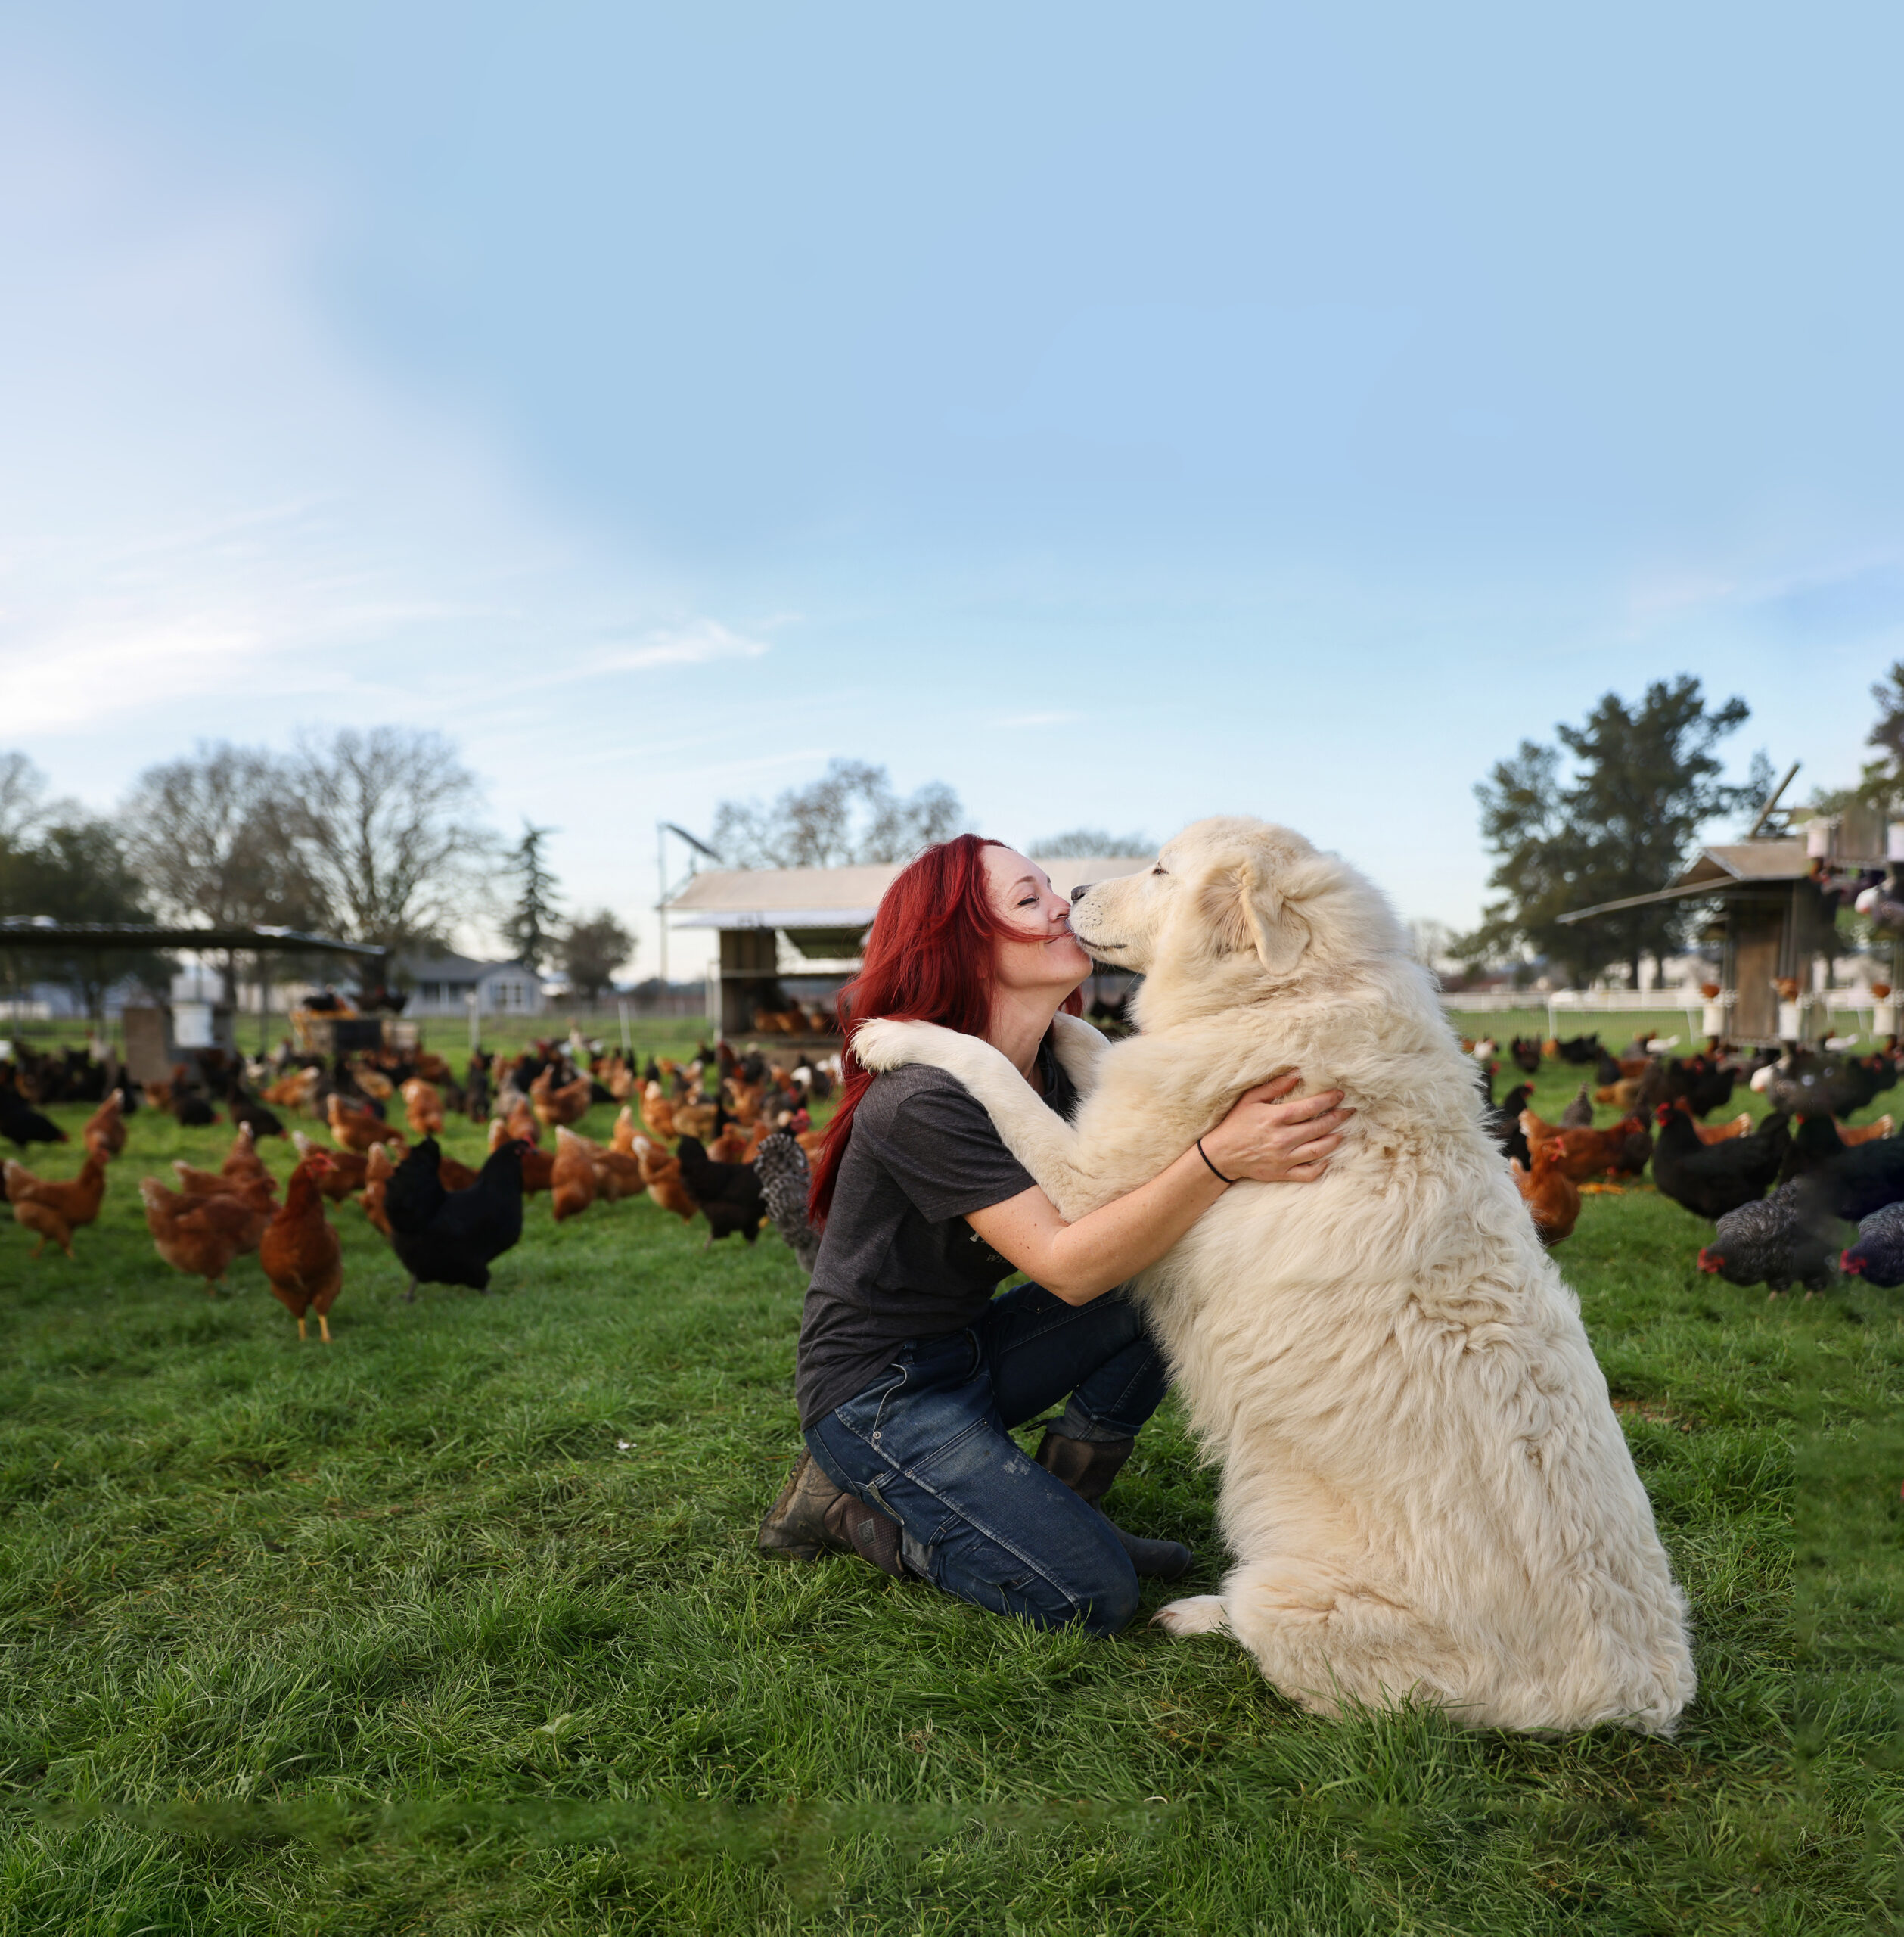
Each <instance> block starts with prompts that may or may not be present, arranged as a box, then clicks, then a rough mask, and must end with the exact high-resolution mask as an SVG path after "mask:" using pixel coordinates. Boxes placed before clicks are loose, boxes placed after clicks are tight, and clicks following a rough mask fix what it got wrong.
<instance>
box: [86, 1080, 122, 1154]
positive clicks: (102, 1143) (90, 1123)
mask: <svg viewBox="0 0 1904 1937" xmlns="http://www.w3.org/2000/svg"><path fill="white" fill-rule="evenodd" d="M123 1100H124V1095H123V1092H122V1091H120V1090H114V1091H113V1093H112V1094H111V1095H110V1096H108V1097H107V1099H106V1100H105V1101H104V1102H103V1103H101V1105H99V1107H98V1109H96V1110H95V1111H94V1112H93V1113H92V1115H91V1116H89V1117H88V1118H87V1119H86V1127H85V1129H84V1130H81V1131H80V1133H79V1135H80V1136H81V1138H82V1140H84V1142H85V1146H86V1148H87V1149H89V1150H90V1151H91V1152H92V1154H93V1155H95V1157H97V1158H98V1159H99V1161H101V1163H102V1164H110V1162H111V1161H112V1160H113V1158H115V1157H116V1156H117V1155H119V1153H120V1152H121V1151H122V1150H123V1149H125V1148H126V1119H125V1118H124V1117H123V1116H122V1115H120V1104H121V1102H123Z"/></svg>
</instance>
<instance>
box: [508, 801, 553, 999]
mask: <svg viewBox="0 0 1904 1937" xmlns="http://www.w3.org/2000/svg"><path fill="white" fill-rule="evenodd" d="M555 831H556V830H555V829H554V828H552V827H536V826H533V825H531V824H530V822H527V821H526V820H525V821H524V822H523V824H522V838H521V840H520V841H517V844H516V845H515V846H514V847H513V848H511V850H510V853H509V860H508V867H509V871H510V872H511V873H512V874H513V875H514V877H515V879H516V883H517V892H516V900H515V905H514V907H512V908H511V909H510V911H509V918H508V920H507V921H506V922H504V924H503V926H502V936H503V939H504V941H506V942H507V943H508V945H509V950H510V953H511V954H512V955H514V957H515V958H516V959H517V961H519V962H526V964H527V965H529V966H530V968H533V969H536V970H537V971H540V969H541V968H542V963H543V962H544V961H545V959H547V958H548V956H550V955H551V953H553V952H554V945H555V939H556V928H557V926H558V919H559V918H558V914H557V912H556V903H557V897H556V893H555V889H556V878H555V876H554V875H553V874H551V872H549V869H548V864H547V863H546V862H545V860H543V857H542V843H543V842H544V841H546V840H547V839H548V837H549V836H550V835H551V834H553V833H554V832H555Z"/></svg>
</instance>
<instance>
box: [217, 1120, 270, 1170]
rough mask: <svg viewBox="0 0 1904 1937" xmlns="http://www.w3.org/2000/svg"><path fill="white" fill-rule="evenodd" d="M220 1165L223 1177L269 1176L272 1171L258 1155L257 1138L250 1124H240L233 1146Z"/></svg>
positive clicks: (233, 1139)
mask: <svg viewBox="0 0 1904 1937" xmlns="http://www.w3.org/2000/svg"><path fill="white" fill-rule="evenodd" d="M219 1174H220V1175H221V1176H222V1177H264V1178H266V1179H269V1177H270V1175H271V1173H270V1171H268V1170H267V1169H266V1167H265V1160H264V1159H263V1158H262V1157H260V1156H259V1155H258V1143H257V1139H256V1137H255V1136H253V1133H252V1129H251V1126H250V1124H248V1123H241V1124H239V1125H238V1135H237V1136H235V1137H233V1138H232V1140H231V1149H229V1150H228V1151H227V1152H225V1161H224V1162H223V1163H222V1164H219Z"/></svg>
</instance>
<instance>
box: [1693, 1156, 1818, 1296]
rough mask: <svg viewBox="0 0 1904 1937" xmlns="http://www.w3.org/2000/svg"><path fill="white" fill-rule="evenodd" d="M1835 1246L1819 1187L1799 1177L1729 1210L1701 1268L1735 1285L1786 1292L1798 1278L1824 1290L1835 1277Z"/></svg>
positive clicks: (1808, 1286) (1810, 1287) (1702, 1258)
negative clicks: (1795, 1180)
mask: <svg viewBox="0 0 1904 1937" xmlns="http://www.w3.org/2000/svg"><path fill="white" fill-rule="evenodd" d="M1834 1248H1835V1247H1834V1245H1833V1243H1832V1240H1831V1217H1830V1216H1829V1215H1828V1213H1827V1212H1826V1211H1825V1208H1824V1207H1823V1205H1822V1204H1821V1203H1820V1202H1819V1197H1818V1193H1817V1192H1816V1191H1815V1190H1814V1189H1812V1188H1811V1187H1810V1186H1809V1184H1807V1183H1804V1182H1802V1181H1801V1182H1799V1183H1788V1184H1785V1185H1784V1186H1781V1188H1780V1189H1777V1190H1775V1191H1774V1192H1772V1195H1770V1196H1769V1197H1768V1198H1766V1199H1763V1200H1762V1201H1760V1202H1755V1203H1751V1204H1741V1205H1740V1206H1739V1207H1738V1209H1737V1210H1736V1211H1727V1212H1726V1214H1725V1216H1724V1217H1721V1218H1720V1219H1719V1227H1718V1229H1717V1230H1716V1232H1715V1233H1713V1241H1712V1242H1711V1243H1710V1244H1709V1245H1707V1246H1706V1247H1705V1248H1704V1250H1703V1251H1701V1252H1700V1254H1699V1268H1700V1270H1702V1271H1710V1272H1713V1273H1716V1275H1717V1276H1719V1277H1721V1278H1723V1279H1725V1281H1726V1283H1728V1284H1731V1285H1764V1286H1768V1287H1769V1289H1772V1291H1774V1292H1782V1291H1785V1290H1788V1289H1790V1287H1791V1286H1793V1285H1794V1284H1799V1285H1803V1286H1804V1287H1805V1289H1806V1291H1807V1292H1822V1291H1823V1290H1824V1289H1825V1287H1826V1286H1828V1284H1830V1283H1831V1279H1832V1276H1833V1270H1834V1264H1835V1260H1834V1257H1833V1252H1834Z"/></svg>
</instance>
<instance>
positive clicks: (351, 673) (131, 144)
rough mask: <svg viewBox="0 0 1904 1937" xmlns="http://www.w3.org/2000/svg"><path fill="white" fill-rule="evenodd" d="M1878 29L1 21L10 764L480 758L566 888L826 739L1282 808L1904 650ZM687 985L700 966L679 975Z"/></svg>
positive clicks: (499, 813)
mask: <svg viewBox="0 0 1904 1937" xmlns="http://www.w3.org/2000/svg"><path fill="white" fill-rule="evenodd" d="M1900 42H1904V17H1900V16H1899V15H1898V14H1896V12H1895V11H1894V10H1889V9H1881V8H1877V7H1875V6H1866V7H1838V8H1833V7H1829V6H1826V7H1821V8H1812V9H1807V10H1805V11H1804V12H1803V14H1802V15H1801V14H1798V13H1796V12H1794V11H1791V10H1789V9H1786V10H1778V11H1773V10H1769V9H1753V8H1741V7H1738V6H1736V5H1735V6H1731V7H1727V8H1718V7H1707V8H1699V7H1685V8H1676V9H1673V10H1670V11H1666V10H1661V9H1658V8H1639V7H1618V6H1613V7H1607V8H1599V9H1595V10H1593V11H1592V13H1591V14H1579V13H1577V12H1576V14H1574V15H1573V16H1572V17H1561V15H1560V14H1558V12H1556V11H1554V10H1545V11H1542V12H1541V13H1540V14H1539V15H1538V16H1537V15H1536V13H1535V11H1533V10H1529V9H1526V8H1508V7H1496V8H1488V7H1479V6H1469V7H1457V8H1443V9H1425V8H1403V7H1401V6H1393V7H1381V8H1356V7H1353V6H1340V7H1334V8H1327V9H1324V8H1304V9H1295V8H1194V7H1193V8H1179V9H1172V10H1168V11H1160V10H1155V9H1145V10H1141V11H1140V10H1137V9H1132V8H1116V7H1105V6H1103V5H1097V6H1093V7H1090V8H1085V7H1082V6H1069V7H1067V6H1048V7H1044V8H1037V9H1027V8H1000V7H987V6H967V7H964V8H958V9H955V10H941V11H940V12H939V13H938V14H936V15H932V16H928V15H927V14H926V13H924V11H922V10H896V9H892V8H871V7H853V6H848V5H840V6H834V7H830V8H818V9H790V8H766V7H755V8H747V7H725V8H721V7H712V6H710V7H705V8H666V9H663V8H641V7H638V6H614V7H610V6H605V5H603V6H576V5H570V6H559V5H558V6H549V7H545V8H536V9H520V8H510V9H504V8H490V7H483V6H470V5H463V6H459V7H456V8H450V7H447V6H444V7H435V6H424V5H379V6H375V7H371V6H368V5H339V4H332V5H326V6H325V7H322V8H318V7H315V6H304V7H281V8H258V7H256V6H248V5H247V6H240V5H230V6H225V5H161V4H152V3H151V0H148V3H147V4H142V5H136V6H134V5H128V6H123V7H98V6H89V5H64V6H62V7H60V8H48V7H43V6H42V7H37V8H31V9H17V8H0V249H3V250H4V251H5V260H6V261H7V263H8V270H9V273H8V300H7V301H6V303H5V305H3V306H0V422H4V424H5V426H6V427H7V428H6V434H5V437H4V439H0V746H19V747H21V748H24V749H25V750H26V751H27V752H29V753H30V754H31V755H32V756H33V758H34V759H35V760H37V761H38V762H39V763H40V764H41V765H42V766H43V767H45V769H46V770H47V771H48V773H49V774H50V775H51V777H52V779H54V782H55V784H56V785H57V786H58V787H59V788H61V790H62V791H67V792H71V793H75V794H79V796H81V797H82V798H84V799H85V800H87V801H89V802H91V803H92V804H94V805H95V806H98V807H107V806H110V804H112V803H113V801H115V800H116V798H117V797H118V796H119V795H120V793H121V791H123V788H124V787H125V785H126V782H128V780H129V779H130V777H131V776H132V774H133V773H135V771H136V770H138V768H139V767H140V766H142V765H144V763H147V762H148V761H151V760H156V759H160V758H163V757H169V756H172V755H174V754H178V753H180V752H182V751H188V749H189V748H190V747H191V745H192V743H193V742H194V740H195V739H197V738H206V737H210V738H238V739H241V740H251V741H265V742H274V743H282V742H284V741H286V740H287V738H289V736H290V734H291V733H292V732H294V730H295V729H297V727H299V726H304V725H317V726H322V725H325V724H330V723H368V722H372V721H383V720H396V721H403V722H408V723H412V724H415V725H418V726H430V727H435V728H439V729H442V730H443V731H445V732H448V733H449V734H451V735H453V736H455V738H457V739H458V742H460V743H461V745H462V747H463V748H464V751H465V753H466V755H467V757H468V759H469V760H470V762H471V764H472V765H473V766H474V767H475V768H476V769H477V771H478V772H479V773H480V774H481V775H482V776H483V778H484V779H485V780H486V782H487V784H488V785H489V790H490V793H491V795H492V800H493V801H494V804H495V818H496V820H497V822H498V823H499V825H502V826H503V827H504V828H505V829H507V828H509V827H511V826H514V825H517V824H518V823H519V822H520V817H521V816H523V815H528V816H531V817H533V819H536V821H537V822H543V823H552V824H554V825H555V826H557V827H558V828H559V829H561V832H560V834H559V835H558V838H557V839H556V841H555V842H554V859H555V862H556V865H557V866H558V869H559V870H560V872H561V873H562V875H563V876H564V881H565V883H566V885H567V888H568V890H569V891H570V895H571V897H573V899H575V900H578V901H582V902H586V903H591V904H593V903H607V904H609V905H610V906H613V907H615V908H616V909H617V910H619V911H620V913H623V916H625V917H626V918H629V919H635V918H636V917H638V916H641V921H640V923H639V925H641V926H642V927H643V928H645V931H646V933H647V934H648V940H647V941H645V944H644V946H643V948H642V950H641V956H640V959H639V966H640V967H641V969H642V970H644V971H646V970H648V969H651V968H652V966H653V965H654V946H653V941H652V923H651V920H650V919H647V918H646V917H645V916H642V911H643V909H644V908H645V904H646V903H648V902H649V901H650V900H651V899H652V896H653V880H654V845H653V829H654V822H655V820H656V819H657V818H658V817H660V816H667V817H669V818H671V819H678V820H680V821H682V822H684V823H685V825H688V826H690V827H694V828H699V829H704V828H705V826H706V825H707V822H709V820H710V819H711V816H712V810H713V804H714V803H715V802H716V801H717V800H719V798H721V797H722V796H724V795H727V794H752V793H759V794H770V793H772V792H773V791H777V790H778V789H779V788H781V787H783V786H785V785H788V784H790V783H792V782H797V781H800V780H803V779H807V778H809V777H810V776H812V775H813V774H815V773H817V772H818V770H820V769H821V768H822V766H824V764H825V761H826V760H827V759H828V757H830V756H831V755H834V754H840V755H845V756H848V757H857V758H868V759H873V760H881V761H884V762H885V763H887V765H888V766H890V769H891V770H892V772H893V777H894V779H895V780H896V782H897V783H898V784H899V785H900V786H901V787H902V788H911V787H912V786H915V785H918V784H919V783H921V782H924V781H926V780H928V779H944V780H946V781H947V782H950V783H951V784H952V785H953V786H954V787H955V788H957V789H958V791H959V793H960V794H961V796H962V797H963V798H964V801H965V802H966V804H967V805H968V808H969V809H970V810H971V812H972V813H973V814H974V818H975V819H976V822H977V824H978V825H980V826H981V827H982V828H983V829H984V830H985V831H986V832H990V833H996V834H999V835H1003V836H1005V837H1006V838H1011V839H1018V840H1028V839H1030V838H1033V837H1035V836H1036V835H1039V834H1040V833H1043V832H1051V831H1054V830H1055V829H1058V828H1061V827H1064V826H1067V825H1075V824H1077V823H1079V822H1087V823H1095V824H1099V825H1109V826H1111V827H1114V828H1117V829H1123V828H1126V827H1131V826H1140V827H1144V828H1147V829H1150V830H1151V832H1153V833H1154V834H1156V835H1164V834H1167V833H1168V832H1169V831H1171V830H1172V829H1173V828H1174V827H1176V826H1177V825H1180V824H1182V822H1185V821H1186V820H1188V819H1192V818H1194V817H1195V816H1198V815H1200V814H1203V813H1210V812H1215V811H1242V812H1250V813H1260V814H1263V815H1265V816H1268V817H1270V818H1272V819H1281V820H1286V821H1288V822H1291V823H1293V824H1294V825H1297V826H1300V827H1301V828H1303V829H1304V830H1305V831H1306V832H1309V834H1311V835H1312V836H1313V837H1314V838H1316V839H1317V840H1319V841H1321V842H1322V843H1323V844H1325V845H1328V846H1332V847H1338V848H1340V850H1343V852H1344V853H1347V854H1349V855H1350V856H1351V857H1353V859H1355V860H1357V861H1358V862H1359V863H1361V864H1362V866H1365V868H1366V869H1368V871H1369V872H1371V874H1373V875H1374V876H1375V878H1377V879H1378V880H1379V881H1381V882H1382V883H1383V884H1384V885H1385V886H1386V887H1387V888H1389V889H1390V891H1391V892H1392V893H1393V895H1394V897H1395V898H1396V901H1397V902H1398V903H1399V905H1400V906H1401V908H1402V911H1403V912H1404V913H1406V914H1409V915H1422V916H1435V917H1437V918H1439V919H1442V920H1443V921H1446V922H1449V923H1450V924H1452V925H1457V926H1459V925H1465V924H1467V923H1468V922H1471V920H1472V919H1473V917H1474V913H1475V912H1476V910H1477V907H1478V905H1479V903H1480V899H1481V896H1482V891H1483V890H1482V884H1483V879H1484V876H1485V874H1486V865H1487V864H1486V857H1485V856H1484V855H1483V853H1482V852H1481V850H1480V847H1479V845H1478V842H1477V836H1476V829H1475V810H1474V800H1473V796H1472V792H1471V788H1472V785H1473V783H1474V781H1475V779H1477V778H1478V777H1479V776H1480V775H1482V774H1483V773H1484V772H1485V771H1486V768H1487V767H1488V766H1489V763H1490V762H1491V761H1492V760H1494V759H1496V758H1497V757H1499V756H1500V755H1502V754H1505V753H1507V752H1508V751H1511V749H1512V748H1513V747H1514V745H1515V744H1516V743H1517V741H1518V740H1519V739H1520V738H1522V737H1523V736H1524V735H1536V736H1539V737H1545V736H1547V735H1550V734H1551V729H1552V726H1553V723H1554V722H1555V720H1558V719H1560V718H1562V717H1568V718H1571V717H1578V716H1579V714H1580V713H1582V712H1583V710H1585V709H1586V707H1587V706H1588V705H1589V704H1591V703H1592V701H1593V700H1594V699H1595V698H1597V697H1598V695H1600V694H1601V693H1602V692H1604V691H1606V690H1607V689H1609V688H1614V689H1619V690H1620V691H1622V692H1627V693H1629V694H1630V693H1635V692H1637V691H1638V689H1640V688H1641V687H1642V686H1644V684H1645V682H1647V681H1648V679H1652V678H1657V677H1660V676H1669V675H1671V674H1673V673H1679V672H1681V671H1688V672H1692V673H1697V674H1698V675H1700V676H1701V677H1702V678H1704V679H1705V680H1706V682H1707V686H1708V687H1709V688H1710V689H1712V690H1713V691H1714V692H1716V693H1717V694H1719V695H1725V694H1729V693H1732V692H1739V693H1742V694H1743V695H1744V696H1745V698H1747V700H1748V701H1750V704H1751V706H1752V708H1753V720H1752V723H1751V724H1750V726H1748V727H1747V729H1745V730H1744V732H1742V733H1741V734H1740V735H1738V738H1737V739H1736V741H1735V742H1734V743H1733V745H1734V747H1735V754H1736V765H1737V768H1738V771H1739V773H1740V774H1741V776H1742V775H1743V772H1744V766H1745V764H1746V763H1747V760H1748V759H1749V757H1750V754H1751V752H1752V751H1753V749H1754V748H1756V747H1760V746H1763V747H1765V748H1767V749H1768V750H1769V751H1770V753H1771V754H1772V756H1773V757H1774V758H1775V760H1778V761H1779V762H1780V763H1781V765H1782V763H1784V762H1786V761H1788V760H1792V759H1802V760H1803V761H1804V763H1805V779H1806V781H1807V782H1818V783H1825V782H1835V781H1838V780H1841V779H1847V778H1849V777H1850V776H1851V775H1852V774H1853V772H1854V771H1855V769H1856V763H1857V762H1858V760H1859V757H1860V752H1861V745H1862V739H1863V736H1864V734H1865V730H1866V728H1867V726H1868V722H1869V719H1870V715H1871V707H1870V704H1869V702H1868V698H1867V695H1866V690H1865V689H1866V688H1867V686H1868V684H1869V683H1870V682H1871V680H1872V679H1874V678H1876V677H1878V676H1879V675H1881V673H1882V672H1883V670H1884V668H1885V667H1887V665H1888V664H1890V662H1891V661H1892V660H1893V658H1898V657H1900V656H1904V521H1901V520H1900V513H1904V469H1900V466H1899V462H1898V453H1899V451H1900V449H1904V436H1901V435H1900V433H1901V432H1904V383H1901V382H1900V377H1899V362H1900V359H1899V350H1898V346H1899V344H1900V343H1904V317H1900V315H1899V309H1900V300H1899V298H1900V282H1901V281H1904V267H1901V266H1900V262H1899V255H1898V252H1897V250H1896V247H1895V239H1894V238H1895V230H1896V216H1895V213H1894V207H1893V204H1894V201H1895V192H1896V183H1897V182H1898V180H1899V160H1900V156H1899V148H1900V146H1904V135H1900V133H1899V126H1900V124H1899V117H1897V115H1896V112H1895V110H1894V104H1893V101H1892V100H1891V99H1890V90H1891V88H1892V86H1893V81H1894V77H1895V75H1896V73H1897V72H1898V71H1899V56H1900V54H1901V53H1904V46H1900ZM681 959H682V958H681V956H679V954H677V956H676V964H677V966H679V965H680V963H681Z"/></svg>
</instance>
